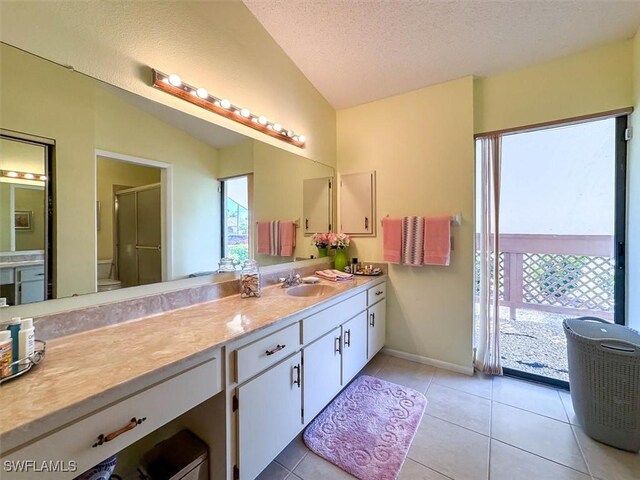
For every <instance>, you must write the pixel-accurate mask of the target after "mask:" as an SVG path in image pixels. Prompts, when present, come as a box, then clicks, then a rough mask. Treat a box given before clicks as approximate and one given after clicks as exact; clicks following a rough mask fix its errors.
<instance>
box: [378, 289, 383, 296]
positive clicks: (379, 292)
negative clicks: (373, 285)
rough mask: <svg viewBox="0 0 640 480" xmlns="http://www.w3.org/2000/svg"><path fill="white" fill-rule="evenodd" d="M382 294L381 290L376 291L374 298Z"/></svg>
mask: <svg viewBox="0 0 640 480" xmlns="http://www.w3.org/2000/svg"><path fill="white" fill-rule="evenodd" d="M383 293H384V292H383V291H382V290H378V291H377V292H376V296H378V295H382V294H383Z"/></svg>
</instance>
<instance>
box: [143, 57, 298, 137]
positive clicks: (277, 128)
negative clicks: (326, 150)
mask: <svg viewBox="0 0 640 480" xmlns="http://www.w3.org/2000/svg"><path fill="white" fill-rule="evenodd" d="M153 86H154V87H155V88H157V89H159V90H162V91H163V92H166V93H169V94H171V95H173V96H175V97H178V98H181V99H183V100H186V101H187V102H189V103H193V104H194V105H197V106H199V107H202V108H204V109H206V110H209V111H210V112H214V113H217V114H218V115H222V116H223V117H227V118H229V119H231V120H234V121H236V122H238V123H242V124H243V125H246V126H248V127H251V128H253V129H255V130H258V131H260V132H262V133H266V134H267V135H270V136H272V137H274V138H277V139H279V140H282V141H283V142H287V143H290V144H291V145H295V146H296V147H300V148H304V145H305V142H306V138H305V136H304V135H298V134H296V133H294V132H293V130H289V129H286V128H284V127H283V126H282V125H280V124H279V123H275V122H270V121H269V120H267V117H265V116H264V115H256V114H254V113H251V111H250V110H249V109H248V108H242V107H237V106H235V105H233V104H232V103H231V102H230V101H229V100H227V99H226V98H217V97H214V96H213V95H211V94H210V93H209V92H208V91H207V90H206V89H205V88H203V87H199V88H198V87H194V86H192V85H189V84H187V83H185V82H183V81H182V79H181V78H180V77H179V76H178V75H176V74H175V73H172V74H171V75H167V74H166V73H162V72H159V71H158V70H155V69H154V70H153Z"/></svg>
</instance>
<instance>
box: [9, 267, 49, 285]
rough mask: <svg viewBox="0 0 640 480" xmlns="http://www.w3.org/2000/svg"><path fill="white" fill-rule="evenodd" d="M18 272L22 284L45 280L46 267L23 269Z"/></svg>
mask: <svg viewBox="0 0 640 480" xmlns="http://www.w3.org/2000/svg"><path fill="white" fill-rule="evenodd" d="M16 271H17V272H18V279H19V280H20V281H21V282H28V281H30V280H44V266H39V267H23V268H18V269H16Z"/></svg>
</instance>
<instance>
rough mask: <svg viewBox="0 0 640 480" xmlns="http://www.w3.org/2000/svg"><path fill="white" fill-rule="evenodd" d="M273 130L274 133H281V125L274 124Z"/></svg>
mask: <svg viewBox="0 0 640 480" xmlns="http://www.w3.org/2000/svg"><path fill="white" fill-rule="evenodd" d="M273 129H274V130H275V131H276V132H281V131H282V125H280V124H279V123H274V124H273Z"/></svg>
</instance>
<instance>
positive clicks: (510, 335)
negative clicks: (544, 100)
mask: <svg viewBox="0 0 640 480" xmlns="http://www.w3.org/2000/svg"><path fill="white" fill-rule="evenodd" d="M626 126H627V117H626V116H623V117H617V118H603V119H596V120H591V121H586V122H581V123H571V124H564V125H563V124H558V125H554V126H552V127H547V128H544V129H537V130H531V131H521V132H511V133H509V134H505V135H504V136H503V137H502V150H501V159H502V162H501V171H500V219H499V220H500V223H499V224H500V230H499V235H500V252H499V255H498V256H497V258H495V261H497V262H499V278H498V279H497V281H496V280H494V285H495V287H494V288H495V289H497V292H495V293H497V295H498V296H499V300H500V357H501V363H502V367H503V369H504V372H505V373H506V374H511V375H516V376H521V377H526V378H529V379H533V380H537V381H543V382H546V383H551V384H554V385H558V386H564V387H568V379H569V378H568V365H567V352H566V339H565V336H564V331H563V329H562V321H563V320H564V319H566V318H575V317H580V316H595V317H599V318H603V319H605V320H607V321H610V322H616V323H621V324H624V322H625V319H624V291H625V290H624V289H625V285H624V239H625V201H626V194H625V184H626V142H625V141H624V136H625V130H626ZM477 215H478V213H477ZM476 271H477V270H476ZM477 284H478V283H477V282H476V285H477Z"/></svg>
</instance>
